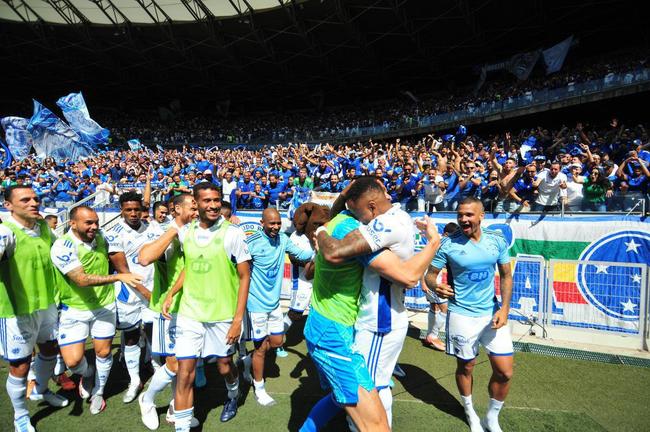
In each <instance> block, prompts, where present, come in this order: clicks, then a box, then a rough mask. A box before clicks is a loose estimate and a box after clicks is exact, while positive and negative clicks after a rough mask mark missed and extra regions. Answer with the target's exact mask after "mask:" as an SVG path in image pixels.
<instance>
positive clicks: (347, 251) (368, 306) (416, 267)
mask: <svg viewBox="0 0 650 432" xmlns="http://www.w3.org/2000/svg"><path fill="white" fill-rule="evenodd" d="M337 201H338V203H335V205H334V207H333V209H334V210H333V211H336V210H337V209H338V208H341V203H344V204H345V206H346V207H347V208H348V209H349V210H350V211H351V212H352V214H354V216H355V217H356V219H357V220H358V223H357V228H356V229H355V230H353V231H351V232H350V233H349V234H348V235H346V236H345V238H343V239H342V240H336V239H335V238H333V237H330V236H328V235H327V234H326V233H324V232H319V235H318V236H317V240H318V246H319V249H320V251H321V252H322V254H323V256H324V257H325V259H326V260H327V261H328V262H330V263H334V264H336V263H341V262H343V261H344V260H346V259H349V258H351V257H360V258H359V260H360V262H361V263H362V264H363V266H364V273H363V285H362V288H361V296H360V301H359V314H358V317H357V319H356V322H355V335H354V344H355V349H357V350H359V351H360V352H361V353H363V355H364V357H365V359H366V364H367V366H368V369H369V371H370V374H371V377H372V379H373V381H374V383H375V386H376V388H377V390H378V391H379V397H380V399H381V401H382V404H383V406H384V409H385V411H386V415H387V419H388V424H389V425H390V424H391V421H392V393H391V389H390V380H391V376H392V373H393V370H394V369H395V366H396V364H397V359H398V357H399V354H400V352H401V351H402V347H403V345H404V340H405V338H406V331H407V330H408V315H407V313H406V307H405V306H404V291H405V289H407V288H411V287H413V286H415V285H416V284H417V282H418V281H419V280H420V278H421V277H422V275H423V274H424V271H425V270H426V267H427V265H422V263H424V262H426V261H427V260H429V259H432V258H433V256H434V254H435V253H436V251H437V248H438V245H439V241H440V236H439V235H438V232H437V228H431V227H429V228H431V232H427V234H426V235H427V239H428V240H429V242H428V243H427V245H426V246H425V247H424V249H423V250H422V251H420V252H419V253H418V254H417V255H416V254H415V252H414V250H415V235H416V231H415V227H414V224H413V220H412V219H411V217H410V216H409V215H408V214H407V213H406V212H405V211H403V210H401V209H400V206H399V204H395V205H393V204H391V202H390V200H389V198H388V195H387V193H386V189H385V188H384V186H383V184H382V183H381V182H380V181H379V180H377V179H376V178H375V177H364V178H360V179H357V180H355V181H354V182H353V183H352V184H351V186H350V188H349V190H347V191H346V192H344V193H342V196H341V197H339V199H337ZM359 223H361V224H359ZM429 225H431V226H434V224H433V223H432V222H430V221H429ZM424 226H426V225H424ZM424 226H423V227H424ZM320 231H322V230H320Z"/></svg>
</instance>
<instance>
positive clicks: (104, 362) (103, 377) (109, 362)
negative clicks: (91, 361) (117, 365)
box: [93, 353, 113, 395]
mask: <svg viewBox="0 0 650 432" xmlns="http://www.w3.org/2000/svg"><path fill="white" fill-rule="evenodd" d="M112 366H113V354H110V353H109V354H108V356H107V357H99V356H96V357H95V369H96V370H97V373H95V388H94V389H93V395H96V394H98V395H103V394H104V387H106V381H108V376H109V375H110V373H111V367H112Z"/></svg>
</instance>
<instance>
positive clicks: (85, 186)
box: [70, 175, 95, 201]
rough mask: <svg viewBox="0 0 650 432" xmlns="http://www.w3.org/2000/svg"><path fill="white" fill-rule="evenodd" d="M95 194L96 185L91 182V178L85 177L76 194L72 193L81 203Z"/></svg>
mask: <svg viewBox="0 0 650 432" xmlns="http://www.w3.org/2000/svg"><path fill="white" fill-rule="evenodd" d="M94 193H95V185H94V184H93V182H91V181H90V177H89V176H87V175H85V176H83V177H82V182H81V183H80V184H79V187H77V191H76V192H74V193H73V192H70V194H71V195H76V196H77V201H81V200H82V199H84V198H87V197H88V196H90V195H92V194H94Z"/></svg>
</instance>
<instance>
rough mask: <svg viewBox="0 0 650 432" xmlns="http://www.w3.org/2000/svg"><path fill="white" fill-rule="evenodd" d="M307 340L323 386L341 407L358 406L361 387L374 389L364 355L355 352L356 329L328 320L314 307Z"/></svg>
mask: <svg viewBox="0 0 650 432" xmlns="http://www.w3.org/2000/svg"><path fill="white" fill-rule="evenodd" d="M305 340H306V341H307V349H308V350H309V355H310V356H311V358H312V360H313V361H314V363H315V364H316V368H317V369H318V374H319V376H320V381H321V386H322V387H323V389H325V390H329V389H331V390H332V393H333V394H334V400H335V401H336V402H337V403H338V404H340V405H355V404H356V403H357V402H358V400H359V396H358V392H359V386H361V387H363V388H364V389H366V390H368V391H372V390H373V389H374V388H375V384H374V382H373V381H372V378H371V377H370V372H369V371H368V366H367V365H366V361H365V359H364V357H363V354H361V353H360V352H358V351H355V350H354V349H353V345H354V327H353V326H345V325H343V324H340V323H338V322H336V321H332V320H330V319H328V318H325V317H324V316H322V315H320V314H319V313H318V312H316V311H315V310H314V309H313V308H312V309H311V310H310V311H309V317H308V318H307V323H306V324H305Z"/></svg>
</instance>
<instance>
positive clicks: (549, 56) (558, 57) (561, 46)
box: [542, 35, 573, 75]
mask: <svg viewBox="0 0 650 432" xmlns="http://www.w3.org/2000/svg"><path fill="white" fill-rule="evenodd" d="M572 42H573V35H572V36H569V37H568V38H566V39H564V40H563V41H562V42H560V43H558V44H556V45H553V46H552V47H550V48H548V49H545V50H544V51H542V57H543V58H544V65H545V66H546V74H547V75H548V74H552V73H553V72H557V71H559V70H560V69H562V65H563V64H564V59H565V58H566V55H567V53H568V52H569V48H571V44H572Z"/></svg>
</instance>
